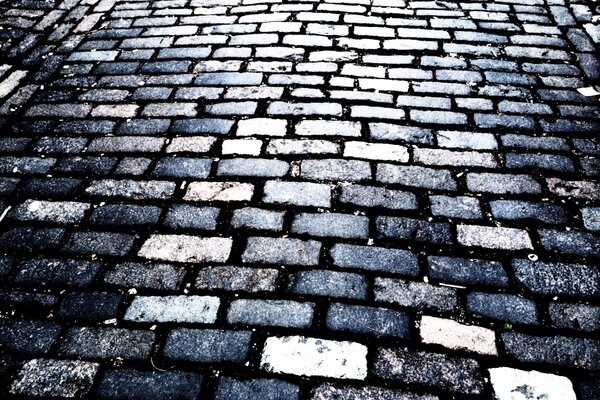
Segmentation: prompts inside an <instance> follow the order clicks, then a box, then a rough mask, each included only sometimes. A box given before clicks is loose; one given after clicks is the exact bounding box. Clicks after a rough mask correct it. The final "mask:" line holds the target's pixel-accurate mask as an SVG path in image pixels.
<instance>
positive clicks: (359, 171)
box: [300, 158, 371, 181]
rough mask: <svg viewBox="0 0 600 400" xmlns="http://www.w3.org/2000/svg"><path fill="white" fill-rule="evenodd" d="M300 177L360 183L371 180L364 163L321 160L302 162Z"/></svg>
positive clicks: (367, 164) (369, 172)
mask: <svg viewBox="0 0 600 400" xmlns="http://www.w3.org/2000/svg"><path fill="white" fill-rule="evenodd" d="M300 176H301V177H304V178H308V179H314V180H327V181H338V180H342V181H361V180H366V179H370V178H371V167H370V165H369V163H368V162H366V161H356V160H343V159H334V158H331V159H322V160H303V161H302V162H301V165H300Z"/></svg>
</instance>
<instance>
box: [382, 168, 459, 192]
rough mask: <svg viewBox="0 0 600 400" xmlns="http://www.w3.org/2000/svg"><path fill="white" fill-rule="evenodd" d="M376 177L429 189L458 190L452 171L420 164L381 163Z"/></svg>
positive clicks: (384, 181)
mask: <svg viewBox="0 0 600 400" xmlns="http://www.w3.org/2000/svg"><path fill="white" fill-rule="evenodd" d="M376 178H377V180H378V181H380V182H383V183H398V184H401V185H405V186H417V187H424V188H428V189H438V190H456V189H457V186H456V181H455V180H454V178H453V177H452V175H451V174H450V171H448V170H443V169H432V168H425V167H419V166H412V165H411V166H400V165H392V164H379V165H378V166H377V173H376Z"/></svg>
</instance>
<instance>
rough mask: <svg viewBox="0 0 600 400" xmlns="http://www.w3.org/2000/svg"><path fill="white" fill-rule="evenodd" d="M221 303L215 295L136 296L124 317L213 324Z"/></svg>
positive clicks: (139, 319) (139, 320)
mask: <svg viewBox="0 0 600 400" xmlns="http://www.w3.org/2000/svg"><path fill="white" fill-rule="evenodd" d="M219 304H220V300H219V298H218V297H214V296H136V297H134V299H133V301H132V302H131V305H130V306H129V308H127V311H126V312H125V316H124V317H123V319H124V320H125V321H134V322H189V323H200V324H211V323H214V322H215V320H216V319H217V312H218V310H219Z"/></svg>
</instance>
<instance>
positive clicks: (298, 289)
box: [289, 270, 367, 299]
mask: <svg viewBox="0 0 600 400" xmlns="http://www.w3.org/2000/svg"><path fill="white" fill-rule="evenodd" d="M289 291H290V292H292V293H297V294H307V295H314V296H330V297H344V298H354V299H365V298H366V296H367V281H366V279H365V278H364V277H363V276H362V275H359V274H354V273H348V272H336V271H326V270H311V271H300V272H298V273H295V274H294V275H292V276H291V277H290V284H289Z"/></svg>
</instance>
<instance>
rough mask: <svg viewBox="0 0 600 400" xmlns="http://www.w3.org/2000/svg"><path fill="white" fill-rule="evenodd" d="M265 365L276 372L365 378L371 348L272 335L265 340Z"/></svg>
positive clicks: (265, 367) (262, 364)
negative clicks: (368, 352) (368, 350)
mask: <svg viewBox="0 0 600 400" xmlns="http://www.w3.org/2000/svg"><path fill="white" fill-rule="evenodd" d="M261 366H262V368H263V369H265V370H267V371H270V372H276V373H284V374H292V375H304V376H325V377H329V378H341V379H365V378H366V376H367V347H366V346H364V345H362V344H360V343H353V342H338V341H333V340H323V339H316V338H309V337H303V336H285V337H270V338H268V339H267V341H266V342H265V347H264V350H263V354H262V359H261Z"/></svg>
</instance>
